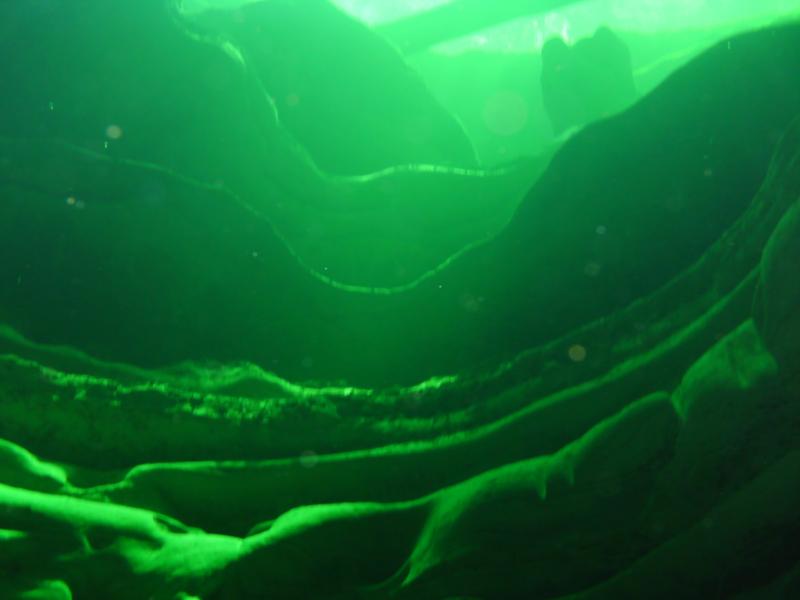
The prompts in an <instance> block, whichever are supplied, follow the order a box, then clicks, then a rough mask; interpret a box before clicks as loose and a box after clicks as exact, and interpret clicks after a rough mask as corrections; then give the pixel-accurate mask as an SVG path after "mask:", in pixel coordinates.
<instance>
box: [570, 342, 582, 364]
mask: <svg viewBox="0 0 800 600" xmlns="http://www.w3.org/2000/svg"><path fill="white" fill-rule="evenodd" d="M567 354H568V355H569V359H570V360H571V361H572V362H576V363H579V362H583V361H585V360H586V355H587V352H586V348H585V347H583V346H581V345H580V344H575V345H573V346H570V348H569V350H568V351H567Z"/></svg>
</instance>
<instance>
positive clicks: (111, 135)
mask: <svg viewBox="0 0 800 600" xmlns="http://www.w3.org/2000/svg"><path fill="white" fill-rule="evenodd" d="M106 137H107V138H108V139H110V140H118V139H119V138H121V137H122V127H120V126H119V125H113V124H112V125H109V126H108V127H106Z"/></svg>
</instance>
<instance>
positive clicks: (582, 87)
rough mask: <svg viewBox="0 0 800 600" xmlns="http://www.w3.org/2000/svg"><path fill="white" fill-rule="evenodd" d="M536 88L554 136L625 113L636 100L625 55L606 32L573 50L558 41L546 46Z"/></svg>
mask: <svg viewBox="0 0 800 600" xmlns="http://www.w3.org/2000/svg"><path fill="white" fill-rule="evenodd" d="M541 82H542V97H543V99H544V106H545V110H546V111H547V115H548V117H549V118H550V123H551V124H552V126H553V134H554V135H556V136H559V135H561V134H562V133H564V132H565V131H567V130H569V129H571V128H573V127H580V126H581V125H586V124H587V123H591V122H592V121H595V120H597V119H602V118H603V117H607V116H609V115H612V114H614V113H617V112H619V111H621V110H623V109H625V108H626V107H627V106H629V105H630V104H632V103H633V102H634V100H635V99H636V95H637V94H636V86H635V84H634V81H633V68H632V66H631V56H630V52H629V51H628V48H627V46H625V43H624V42H623V41H622V40H621V39H620V38H619V37H618V36H617V35H616V34H614V33H613V32H612V31H611V30H610V29H608V28H606V27H603V28H600V29H598V30H597V32H596V33H595V34H594V35H593V36H592V37H590V38H586V39H583V40H580V41H579V42H578V43H577V44H575V45H574V46H569V45H567V44H566V42H564V40H563V39H561V38H560V37H556V38H552V39H550V40H548V41H547V43H546V44H545V45H544V47H543V48H542V79H541Z"/></svg>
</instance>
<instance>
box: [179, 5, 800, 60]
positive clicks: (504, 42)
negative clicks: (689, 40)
mask: <svg viewBox="0 0 800 600" xmlns="http://www.w3.org/2000/svg"><path fill="white" fill-rule="evenodd" d="M254 1H257V0H183V7H184V10H186V11H189V12H197V11H202V10H205V9H208V8H215V7H230V6H236V5H237V4H246V3H249V2H254ZM330 1H331V2H332V3H333V4H336V5H337V6H339V7H340V8H341V9H342V10H344V11H346V12H348V13H350V14H351V15H353V16H354V17H356V18H358V19H359V20H361V21H363V22H364V23H367V24H368V25H370V26H374V27H379V26H381V25H384V24H386V23H390V22H393V21H398V20H402V19H405V18H408V17H410V16H413V15H415V14H419V13H422V12H425V11H428V10H432V9H435V8H438V7H441V6H444V5H447V4H453V3H454V2H458V1H459V0H330ZM492 1H494V0H487V2H492ZM530 4H531V7H532V14H531V15H530V16H528V17H524V18H521V19H515V20H513V21H510V22H508V23H505V24H503V25H501V26H497V27H493V28H491V29H487V30H485V31H481V32H476V33H475V34H473V35H470V36H468V37H466V38H462V39H458V40H453V41H450V42H447V43H445V44H441V45H439V46H438V47H437V48H436V49H437V50H439V51H441V52H445V53H458V52H463V51H466V50H475V49H483V50H488V51H500V52H531V51H538V50H539V49H540V48H541V46H542V44H543V42H544V40H546V39H547V38H549V37H551V36H553V35H561V36H562V37H563V38H564V39H566V40H570V39H573V38H579V37H583V36H586V35H591V34H592V33H593V32H594V30H595V29H596V28H597V27H598V26H599V25H600V24H606V25H610V26H612V27H613V28H616V29H628V30H631V29H633V30H640V31H654V30H663V29H687V28H704V27H709V26H713V25H720V24H733V23H736V22H737V21H744V22H749V21H752V20H753V19H764V18H768V17H775V16H779V15H786V14H791V13H797V12H798V11H800V8H799V7H798V3H797V0H761V1H759V2H752V1H751V0H582V1H581V0H577V1H576V2H574V4H572V5H571V6H565V7H564V8H562V9H560V10H557V11H549V12H545V13H542V14H535V6H536V4H537V2H536V0H531V2H530Z"/></svg>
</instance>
